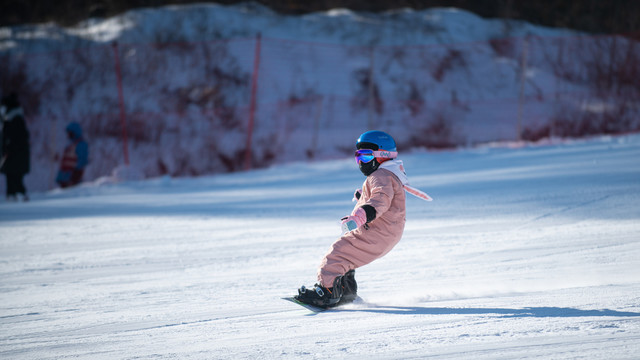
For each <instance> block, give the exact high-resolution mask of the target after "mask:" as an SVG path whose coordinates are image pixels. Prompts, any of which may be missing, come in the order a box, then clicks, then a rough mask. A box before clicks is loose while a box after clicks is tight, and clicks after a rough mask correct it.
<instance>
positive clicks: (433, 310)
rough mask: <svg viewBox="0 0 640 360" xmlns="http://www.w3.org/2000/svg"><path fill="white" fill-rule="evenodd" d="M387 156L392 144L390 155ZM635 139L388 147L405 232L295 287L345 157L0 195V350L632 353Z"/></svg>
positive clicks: (341, 190)
mask: <svg viewBox="0 0 640 360" xmlns="http://www.w3.org/2000/svg"><path fill="white" fill-rule="evenodd" d="M401 150H402V149H401ZM639 157H640V136H637V135H634V136H623V137H604V138H597V139H591V140H589V141H576V142H570V143H557V144H538V145H535V146H533V145H529V146H524V147H522V146H519V147H518V146H515V147H508V146H487V147H484V148H480V149H474V150H459V151H445V152H416V153H411V154H402V153H401V158H402V159H403V160H404V161H405V165H406V168H407V171H408V174H409V177H410V179H411V180H412V184H413V185H414V186H417V187H419V188H422V189H424V190H425V191H427V192H428V193H429V194H430V195H432V196H433V197H434V199H435V200H434V201H433V202H431V203H425V202H423V201H420V200H417V199H415V198H412V197H408V202H407V207H408V209H407V226H406V230H405V234H404V237H403V240H402V241H401V242H400V243H399V244H398V246H397V247H396V248H395V249H394V250H393V251H392V252H391V253H389V254H388V255H387V256H386V257H384V258H383V259H380V260H378V261H377V262H374V263H372V264H370V265H367V266H365V267H363V268H361V269H358V271H357V279H358V281H359V285H360V295H361V296H362V297H363V298H364V299H365V302H364V303H361V304H354V305H350V306H347V307H344V308H341V309H337V310H332V311H328V312H324V313H321V314H317V315H313V314H311V313H310V312H309V311H307V310H306V309H303V308H301V307H298V306H296V305H295V304H291V303H288V302H285V301H282V300H280V297H282V296H286V295H290V294H293V293H294V292H295V290H296V288H297V287H298V286H300V285H302V284H306V285H311V284H313V282H314V279H315V271H316V266H317V264H318V263H319V261H320V259H321V257H322V256H323V255H324V253H325V251H326V250H327V249H328V247H329V245H330V244H331V242H333V241H334V240H335V239H336V237H337V235H338V232H339V221H338V219H339V218H340V217H342V216H343V215H344V214H346V213H348V212H349V211H350V210H351V207H352V206H353V204H352V203H351V202H350V199H351V196H352V191H353V189H354V188H356V187H358V186H359V185H360V184H361V182H362V181H363V177H362V175H361V174H360V173H359V172H358V170H357V168H356V165H355V163H354V162H353V160H352V159H345V160H335V161H325V162H316V163H310V164H303V163H295V164H289V165H281V166H277V167H272V168H269V169H264V170H258V171H251V172H244V173H235V174H227V175H219V176H212V177H201V178H191V179H189V178H180V179H178V178H169V177H164V178H157V179H152V180H147V181H141V182H126V183H119V184H116V183H110V182H109V181H106V180H107V179H102V180H101V181H99V182H96V183H93V184H85V185H83V186H81V187H79V188H76V189H72V190H68V191H60V190H57V191H52V192H49V193H44V194H36V195H34V197H35V199H33V201H31V202H30V203H19V204H8V203H2V204H0V246H1V248H0V249H1V250H0V279H1V280H0V357H1V358H3V359H36V358H37V359H64V358H81V359H150V358H153V359H169V358H179V359H258V358H260V359H282V358H285V359H288V358H291V359H300V358H302V359H314V358H363V357H365V356H366V357H367V358H371V359H396V358H397V359H400V358H402V359H406V358H455V359H471V358H473V359H530V358H553V359H575V358H588V359H602V358H612V359H631V358H637V354H638V353H640V275H639V273H638V268H640V222H639V221H638V220H639V219H640V207H639V206H638V203H639V202H640V162H638V158H639Z"/></svg>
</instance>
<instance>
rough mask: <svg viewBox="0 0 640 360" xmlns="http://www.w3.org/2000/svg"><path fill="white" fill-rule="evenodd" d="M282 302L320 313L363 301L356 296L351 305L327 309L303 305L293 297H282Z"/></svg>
mask: <svg viewBox="0 0 640 360" xmlns="http://www.w3.org/2000/svg"><path fill="white" fill-rule="evenodd" d="M282 300H286V301H290V302H292V303H294V304H298V305H300V306H302V307H304V308H307V309H308V310H311V311H313V312H314V313H320V312H323V311H327V310H331V309H337V308H340V307H341V306H344V305H349V304H364V300H363V299H362V298H361V297H360V296H358V297H357V298H356V299H355V300H354V301H353V302H351V303H347V304H338V306H334V307H329V308H322V307H319V306H314V305H310V304H306V303H303V302H302V301H299V300H296V298H295V297H293V296H288V297H283V298H282Z"/></svg>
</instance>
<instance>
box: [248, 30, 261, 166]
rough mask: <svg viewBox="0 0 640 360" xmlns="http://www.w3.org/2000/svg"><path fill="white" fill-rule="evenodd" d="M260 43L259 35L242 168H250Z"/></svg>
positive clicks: (258, 37) (259, 37)
mask: <svg viewBox="0 0 640 360" xmlns="http://www.w3.org/2000/svg"><path fill="white" fill-rule="evenodd" d="M260 43H261V35H260V33H258V36H257V37H256V50H255V55H254V60H253V75H252V76H251V99H250V103H249V124H248V126H247V144H246V147H245V149H246V150H245V151H246V152H245V154H244V169H245V170H249V169H251V142H252V139H251V138H252V137H253V120H254V117H255V112H256V92H257V89H258V70H259V69H260Z"/></svg>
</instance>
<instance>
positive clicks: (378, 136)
mask: <svg viewBox="0 0 640 360" xmlns="http://www.w3.org/2000/svg"><path fill="white" fill-rule="evenodd" d="M356 149H371V150H375V151H378V150H387V151H398V150H397V148H396V141H395V140H393V137H391V135H389V134H387V133H386V132H384V131H378V130H371V131H367V132H366V133H364V134H362V135H360V137H359V138H358V141H357V142H356Z"/></svg>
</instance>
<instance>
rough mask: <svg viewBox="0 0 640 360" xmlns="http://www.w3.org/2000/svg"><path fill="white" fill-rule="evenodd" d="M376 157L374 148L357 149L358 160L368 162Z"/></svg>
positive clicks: (358, 161)
mask: <svg viewBox="0 0 640 360" xmlns="http://www.w3.org/2000/svg"><path fill="white" fill-rule="evenodd" d="M374 158H375V156H374V155H373V150H369V149H362V150H357V151H356V162H357V163H360V162H363V163H365V164H366V163H368V162H370V161H372V160H373V159H374Z"/></svg>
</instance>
